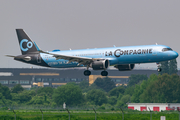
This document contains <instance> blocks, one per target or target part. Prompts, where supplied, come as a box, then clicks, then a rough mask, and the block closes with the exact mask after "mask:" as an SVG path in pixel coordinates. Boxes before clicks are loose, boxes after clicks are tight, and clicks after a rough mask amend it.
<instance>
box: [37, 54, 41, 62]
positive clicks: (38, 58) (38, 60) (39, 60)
mask: <svg viewBox="0 0 180 120" xmlns="http://www.w3.org/2000/svg"><path fill="white" fill-rule="evenodd" d="M37 63H41V56H40V55H38V56H37Z"/></svg>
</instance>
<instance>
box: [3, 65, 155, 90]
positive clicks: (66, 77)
mask: <svg viewBox="0 0 180 120" xmlns="http://www.w3.org/2000/svg"><path fill="white" fill-rule="evenodd" d="M83 72H84V69H47V68H45V69H37V68H0V83H1V84H3V85H6V86H8V87H10V88H11V87H13V86H15V85H16V84H21V85H22V87H23V88H26V89H30V88H31V87H33V86H42V87H58V86H61V85H65V84H67V83H68V82H75V83H77V84H78V83H80V82H81V81H83V80H87V81H89V84H92V83H93V82H94V81H95V80H96V79H97V78H98V77H101V78H102V76H101V75H100V74H101V71H94V70H93V71H91V72H92V75H90V76H89V77H87V76H84V75H83ZM108 72H109V76H108V77H109V78H112V80H113V81H114V82H115V83H116V85H117V86H118V85H122V84H124V85H127V83H128V82H129V77H130V76H131V74H144V75H147V76H148V77H149V76H150V75H151V74H153V73H154V74H158V72H157V71H156V70H132V71H118V70H108Z"/></svg>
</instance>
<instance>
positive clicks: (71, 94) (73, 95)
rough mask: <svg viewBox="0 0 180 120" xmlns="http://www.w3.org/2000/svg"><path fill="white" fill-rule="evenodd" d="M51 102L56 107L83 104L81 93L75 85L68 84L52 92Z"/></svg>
mask: <svg viewBox="0 0 180 120" xmlns="http://www.w3.org/2000/svg"><path fill="white" fill-rule="evenodd" d="M52 97H53V100H54V102H55V103H56V104H57V105H63V103H64V102H65V103H66V105H69V106H72V105H78V104H81V103H82V102H83V95H82V91H81V89H80V88H79V86H77V85H73V84H69V85H64V86H60V87H58V88H57V89H55V90H54V93H53V96H52Z"/></svg>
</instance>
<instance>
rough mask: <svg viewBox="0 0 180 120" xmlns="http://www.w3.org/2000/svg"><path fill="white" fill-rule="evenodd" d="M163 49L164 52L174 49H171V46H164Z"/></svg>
mask: <svg viewBox="0 0 180 120" xmlns="http://www.w3.org/2000/svg"><path fill="white" fill-rule="evenodd" d="M162 51H163V52H164V51H172V49H171V48H163V49H162Z"/></svg>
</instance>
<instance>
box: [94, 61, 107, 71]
mask: <svg viewBox="0 0 180 120" xmlns="http://www.w3.org/2000/svg"><path fill="white" fill-rule="evenodd" d="M91 67H92V68H93V70H104V69H107V68H108V67H109V60H97V61H94V62H92V63H91Z"/></svg>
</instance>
